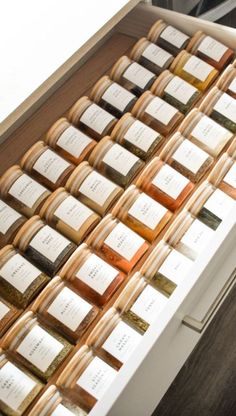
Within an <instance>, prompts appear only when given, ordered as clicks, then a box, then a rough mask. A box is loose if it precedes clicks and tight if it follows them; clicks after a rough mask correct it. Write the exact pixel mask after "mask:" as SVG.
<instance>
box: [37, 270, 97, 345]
mask: <svg viewBox="0 0 236 416" xmlns="http://www.w3.org/2000/svg"><path fill="white" fill-rule="evenodd" d="M31 310H32V311H33V312H35V313H36V312H37V313H38V314H39V315H40V317H41V319H42V320H43V321H45V323H46V324H47V325H49V326H50V327H52V328H53V329H54V330H56V331H58V332H60V333H61V334H62V335H64V336H65V337H66V338H69V340H70V341H72V342H76V341H78V340H79V338H80V337H81V336H82V334H83V333H84V332H85V331H86V329H87V328H88V327H89V325H91V323H92V322H93V320H94V319H95V318H96V316H97V314H98V308H96V307H95V306H93V305H92V304H90V303H88V302H87V301H86V300H84V299H83V298H82V297H81V296H79V295H78V294H77V293H76V292H75V291H74V290H72V289H71V288H70V286H68V284H67V283H66V282H65V281H63V280H62V279H61V278H60V277H59V276H56V277H54V278H53V279H52V280H51V282H50V283H49V284H48V285H47V286H46V287H45V288H44V290H43V291H42V292H41V293H40V295H39V296H38V297H37V299H36V300H35V302H34V303H33V305H32V306H31Z"/></svg>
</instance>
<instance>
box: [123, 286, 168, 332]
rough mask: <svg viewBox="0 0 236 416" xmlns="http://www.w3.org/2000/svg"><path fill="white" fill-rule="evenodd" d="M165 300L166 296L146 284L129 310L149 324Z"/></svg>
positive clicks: (166, 299)
mask: <svg viewBox="0 0 236 416" xmlns="http://www.w3.org/2000/svg"><path fill="white" fill-rule="evenodd" d="M167 302H168V298H167V297H166V296H164V295H162V294H161V293H160V292H158V290H156V289H154V288H153V287H152V286H150V285H148V286H146V287H145V289H144V290H143V291H142V293H141V294H140V295H139V297H138V298H137V300H136V301H135V302H134V304H133V305H132V307H131V309H130V310H131V311H132V312H133V313H135V315H137V316H139V317H140V318H141V319H143V320H144V321H145V322H147V323H148V324H149V325H150V324H151V323H152V322H153V321H155V319H156V317H157V316H158V314H159V313H160V312H161V311H162V309H163V308H164V307H165V305H166V304H167Z"/></svg>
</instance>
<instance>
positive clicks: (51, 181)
mask: <svg viewBox="0 0 236 416" xmlns="http://www.w3.org/2000/svg"><path fill="white" fill-rule="evenodd" d="M20 165H21V167H22V169H23V170H25V171H26V172H28V173H29V174H30V175H32V176H33V177H34V178H35V179H36V180H38V181H39V182H41V183H42V184H43V185H45V186H47V187H48V188H50V189H52V190H55V189H56V188H58V186H63V185H65V183H66V181H67V179H68V178H69V176H70V174H71V173H72V172H73V170H74V169H75V166H74V165H72V164H71V163H69V162H67V160H65V159H63V158H62V157H61V156H59V155H58V154H57V153H55V152H53V151H52V150H51V149H50V148H49V147H48V146H46V145H45V143H44V142H43V141H39V142H36V143H35V144H34V145H33V146H32V147H31V148H30V149H29V150H28V151H27V152H26V153H25V154H24V156H23V157H22V159H21V162H20Z"/></svg>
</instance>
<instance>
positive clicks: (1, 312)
mask: <svg viewBox="0 0 236 416" xmlns="http://www.w3.org/2000/svg"><path fill="white" fill-rule="evenodd" d="M20 314H21V310H19V309H17V308H15V306H13V305H12V304H11V303H9V302H7V301H6V300H5V299H3V298H2V297H1V296H0V337H2V336H3V334H4V333H5V332H6V331H7V329H8V328H9V327H10V326H11V325H12V324H13V322H14V321H15V320H16V319H17V318H18V316H19V315H20ZM0 407H1V405H0Z"/></svg>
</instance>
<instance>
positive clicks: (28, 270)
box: [0, 245, 50, 308]
mask: <svg viewBox="0 0 236 416" xmlns="http://www.w3.org/2000/svg"><path fill="white" fill-rule="evenodd" d="M49 280H50V279H49V277H48V276H46V275H45V274H44V273H42V272H41V270H39V269H38V268H37V267H35V266H33V264H31V263H30V262H29V261H28V260H26V259H25V258H24V257H23V256H22V255H21V254H20V253H18V252H17V250H15V248H14V247H13V246H12V245H7V246H5V247H4V248H2V249H1V250H0V284H1V290H2V292H3V293H4V296H5V297H6V298H7V299H8V300H9V301H10V302H11V303H12V304H14V305H16V306H18V307H20V308H26V306H28V305H29V303H30V302H31V301H32V300H33V299H34V298H35V296H36V295H37V294H38V293H39V292H40V291H41V290H42V288H43V287H44V286H45V285H46V284H47V283H48V282H49Z"/></svg>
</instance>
